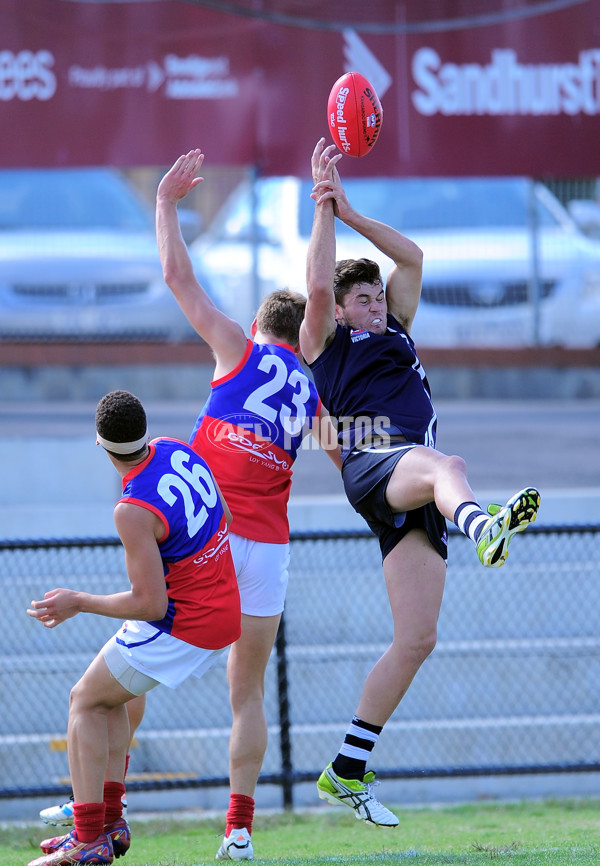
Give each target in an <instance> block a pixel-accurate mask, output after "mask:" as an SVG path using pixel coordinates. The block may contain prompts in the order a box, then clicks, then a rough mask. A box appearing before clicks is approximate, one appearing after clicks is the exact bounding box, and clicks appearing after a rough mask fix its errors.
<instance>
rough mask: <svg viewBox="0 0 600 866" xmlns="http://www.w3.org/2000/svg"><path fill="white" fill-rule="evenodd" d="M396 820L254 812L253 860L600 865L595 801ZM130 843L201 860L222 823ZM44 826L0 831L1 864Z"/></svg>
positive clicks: (208, 855)
mask: <svg viewBox="0 0 600 866" xmlns="http://www.w3.org/2000/svg"><path fill="white" fill-rule="evenodd" d="M399 816H400V826H399V827H398V828H396V829H393V830H390V829H383V828H379V827H373V826H370V825H367V824H365V823H364V822H363V821H360V822H359V821H357V820H355V818H354V816H353V815H352V814H351V813H350V811H349V810H346V809H342V808H341V807H340V808H334V807H323V808H322V809H320V810H317V811H314V812H311V813H306V812H297V813H292V814H282V815H273V816H261V815H258V816H257V818H256V820H255V823H254V832H253V840H254V847H255V858H256V859H255V862H257V861H259V862H260V863H262V864H264V866H269V864H281V866H284V864H289V866H301V864H310V866H325V864H332V863H348V864H365V866H371V864H386V863H389V864H400V863H405V862H409V863H411V864H412V863H414V864H416V866H438V864H465V866H475V864H477V866H487V864H489V863H492V861H493V863H492V866H494V864H497V863H498V862H507V863H510V864H511V866H513V864H514V866H538V864H544V866H555V864H557V866H558V864H570V866H592V864H594V866H598V862H599V859H600V801H598V800H591V799H588V800H560V801H543V802H537V801H533V802H529V801H528V802H522V803H511V804H491V803H486V804H481V805H466V806H449V807H444V808H423V809H400V810H399ZM131 827H132V833H133V844H132V847H131V849H130V851H129V853H128V854H127V856H126V857H125V858H124V859H120V860H118V861H117V860H116V861H115V863H116V864H119V866H120V864H123V866H204V864H209V863H210V864H214V863H215V853H216V851H217V848H218V847H219V843H220V834H222V832H223V822H222V820H218V821H216V820H214V819H213V820H205V819H198V820H197V821H196V820H193V821H190V820H185V821H177V820H175V819H172V818H171V817H169V816H165V817H164V818H162V819H160V820H157V821H152V822H150V821H136V820H135V819H134V818H133V817H132V820H131ZM45 829H46V828H44V827H43V826H42V825H36V826H30V827H26V828H23V827H18V828H12V827H11V828H7V829H2V828H0V864H1V866H25V864H27V863H28V862H29V861H30V860H32V859H34V858H35V857H37V856H38V855H39V854H40V851H39V848H38V844H39V842H40V840H41V839H42V838H43V837H44V835H49V834H47V833H44V830H45Z"/></svg>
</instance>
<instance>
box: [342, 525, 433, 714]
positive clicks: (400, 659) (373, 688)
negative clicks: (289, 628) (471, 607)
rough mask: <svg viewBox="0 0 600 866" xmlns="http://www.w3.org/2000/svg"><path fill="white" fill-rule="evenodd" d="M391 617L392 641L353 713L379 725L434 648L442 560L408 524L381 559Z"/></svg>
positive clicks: (366, 682)
mask: <svg viewBox="0 0 600 866" xmlns="http://www.w3.org/2000/svg"><path fill="white" fill-rule="evenodd" d="M383 573H384V576H385V582H386V586H387V591H388V597H389V600H390V607H391V610H392V616H393V621H394V633H393V638H392V643H391V644H390V646H389V647H388V648H387V650H386V651H385V653H384V654H383V655H382V656H381V658H380V659H379V661H378V662H377V663H376V664H375V666H374V667H373V668H372V669H371V672H370V673H369V675H368V677H367V679H366V680H365V684H364V686H363V690H362V694H361V697H360V701H359V704H358V707H357V710H356V715H357V716H359V718H361V719H365V720H366V721H368V722H371V723H373V724H375V725H385V723H386V722H387V720H388V719H389V717H390V716H391V714H392V713H393V712H394V710H395V709H396V707H397V706H398V704H399V703H400V701H401V700H402V698H403V697H404V695H405V693H406V691H407V689H408V687H409V686H410V684H411V682H412V681H413V677H414V676H415V674H416V673H417V671H418V670H419V668H420V667H421V665H422V664H423V662H424V661H425V659H426V658H427V656H428V655H429V654H430V653H431V651H432V650H433V648H434V647H435V642H436V638H437V621H438V617H439V613H440V607H441V604H442V596H443V592H444V583H445V579H446V564H445V562H444V560H443V559H442V557H441V556H440V555H439V553H437V551H435V550H434V548H433V547H432V546H431V544H430V542H429V540H428V538H427V536H426V534H425V532H423V531H422V530H420V529H414V530H412V531H411V532H409V533H408V534H407V535H406V536H405V537H404V538H403V539H402V541H400V542H399V543H398V544H397V545H396V547H394V549H393V550H392V551H391V552H390V553H389V554H388V555H387V556H386V558H385V559H384V561H383Z"/></svg>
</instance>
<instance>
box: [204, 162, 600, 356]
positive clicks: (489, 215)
mask: <svg viewBox="0 0 600 866" xmlns="http://www.w3.org/2000/svg"><path fill="white" fill-rule="evenodd" d="M344 186H345V189H346V192H347V194H348V198H349V199H350V201H351V203H352V204H353V205H354V206H355V207H356V209H357V210H359V211H360V212H362V213H364V214H367V215H369V216H372V217H374V218H376V219H380V220H382V221H384V222H386V223H389V224H391V225H393V226H395V227H397V228H398V229H399V230H400V231H402V232H403V233H404V234H406V235H407V236H408V237H410V238H412V239H413V240H414V241H415V242H416V243H417V244H419V246H420V247H421V249H422V250H423V252H424V265H423V290H422V298H421V303H420V307H419V311H418V313H417V317H416V319H415V323H414V326H413V334H414V337H415V340H416V342H417V345H419V346H430V347H458V346H462V347H464V346H500V347H508V346H511V347H514V346H528V345H535V344H557V345H563V346H580V347H584V346H596V345H599V344H600V243H599V242H598V241H597V240H594V239H592V238H590V237H586V236H585V235H584V234H583V232H582V231H581V230H580V229H579V228H578V227H577V225H576V223H575V222H574V221H573V219H572V217H571V216H570V215H569V213H568V212H567V210H566V209H565V208H564V207H563V205H562V204H561V203H560V202H559V201H558V199H556V198H555V196H554V195H553V194H552V193H551V192H550V191H549V189H548V188H547V187H546V186H544V185H543V184H540V183H534V182H533V181H530V180H528V179H526V178H520V177H504V178H428V179H423V178H414V179H405V178H403V179H396V178H394V179H392V178H364V179H363V178H356V179H355V178H353V179H348V180H346V181H345V183H344ZM310 188H311V184H310V183H309V182H308V181H299V180H297V179H295V178H264V179H260V180H259V181H258V182H257V184H256V189H255V192H256V198H255V201H256V208H255V211H254V212H255V214H256V219H255V222H254V223H253V222H252V219H251V214H252V209H251V202H252V198H251V195H250V186H249V184H248V183H244V184H242V185H241V186H240V187H239V188H238V189H237V190H235V191H234V193H233V194H232V196H231V198H230V199H229V200H228V201H227V202H226V204H225V206H224V207H223V209H222V211H221V213H220V215H219V216H218V218H217V219H216V220H215V222H214V224H213V226H212V227H211V230H210V231H209V232H208V233H207V234H206V235H204V236H203V237H202V238H201V239H199V241H198V242H197V246H198V251H199V252H201V254H202V257H203V261H204V263H205V265H206V267H207V268H208V270H209V271H210V273H211V274H213V275H214V276H215V277H218V278H219V280H220V283H221V286H222V287H223V288H224V289H225V292H226V293H225V295H224V296H222V297H221V298H220V301H219V302H220V303H221V304H222V305H224V306H225V307H226V308H227V307H228V308H229V311H230V312H231V313H232V314H233V315H238V317H243V316H245V317H246V318H248V317H249V316H250V315H251V311H252V309H253V308H255V307H256V304H257V302H258V300H259V299H260V298H261V297H262V296H263V295H264V294H266V293H267V292H268V291H270V290H272V289H273V288H275V287H278V286H284V285H288V286H289V287H290V288H296V289H298V290H300V291H306V289H305V270H306V251H307V246H308V239H309V235H310V230H311V225H312V216H313V212H314V204H313V202H312V200H311V199H310ZM253 238H254V239H255V241H256V243H255V245H254V246H253V245H252V243H251V241H252V239H253ZM361 256H367V257H369V258H373V259H376V260H377V261H379V263H380V265H381V266H382V270H383V272H384V276H385V274H386V273H387V271H388V270H389V266H390V262H389V260H388V259H386V258H385V257H384V256H382V255H381V254H379V253H378V252H377V250H376V249H375V248H374V247H373V246H372V245H371V244H369V243H368V242H367V241H365V240H364V239H363V238H361V237H360V236H359V235H357V234H356V233H355V232H353V231H351V230H350V229H348V228H347V227H346V226H344V225H343V224H342V223H340V222H339V221H338V224H337V258H338V259H342V258H347V257H351V258H358V257H361ZM253 268H254V270H255V272H256V275H257V280H256V284H255V285H253V282H252V274H253Z"/></svg>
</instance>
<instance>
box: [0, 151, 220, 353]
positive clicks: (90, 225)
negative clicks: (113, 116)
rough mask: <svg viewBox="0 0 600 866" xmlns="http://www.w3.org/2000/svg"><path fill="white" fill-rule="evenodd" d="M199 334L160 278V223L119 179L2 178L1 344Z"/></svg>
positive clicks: (201, 274) (47, 174) (16, 173)
mask: <svg viewBox="0 0 600 866" xmlns="http://www.w3.org/2000/svg"><path fill="white" fill-rule="evenodd" d="M186 224H187V221H186ZM194 267H195V270H196V273H197V275H198V278H199V279H200V280H201V282H202V283H203V284H204V286H205V288H206V290H207V291H208V292H209V294H211V293H212V291H213V290H212V283H211V278H210V275H209V274H207V273H206V271H205V270H204V269H203V266H202V262H201V261H200V259H199V258H198V257H197V256H196V257H194ZM193 334H194V331H193V330H192V328H191V326H190V325H189V324H188V322H187V320H186V318H185V316H184V315H183V313H182V312H181V310H180V309H179V306H178V304H177V302H176V301H175V299H174V297H173V295H172V293H171V292H170V290H169V289H168V287H167V286H166V285H165V283H164V280H163V275H162V268H161V264H160V259H159V255H158V247H157V243H156V234H155V229H154V215H153V213H152V212H151V211H150V210H149V209H148V208H146V206H145V204H144V203H143V202H142V200H141V199H140V198H139V196H138V195H137V193H136V192H135V190H134V188H133V187H131V186H130V185H129V184H128V183H127V181H126V180H125V178H124V177H123V176H122V175H121V174H119V173H118V172H116V171H112V170H111V169H108V168H65V169H41V168H40V169H15V170H2V171H0V339H32V338H37V339H40V338H41V339H59V338H60V339H63V338H71V339H72V338H85V339H99V340H106V339H124V338H135V339H161V340H162V339H166V340H178V339H183V338H190V337H191V336H192V335H193Z"/></svg>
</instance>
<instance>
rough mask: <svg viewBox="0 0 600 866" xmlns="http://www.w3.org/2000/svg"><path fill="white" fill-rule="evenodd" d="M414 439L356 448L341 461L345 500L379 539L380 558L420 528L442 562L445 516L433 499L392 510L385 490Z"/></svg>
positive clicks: (445, 556)
mask: <svg viewBox="0 0 600 866" xmlns="http://www.w3.org/2000/svg"><path fill="white" fill-rule="evenodd" d="M414 447H415V443H412V442H406V443H397V444H396V445H393V446H391V447H389V448H385V449H381V450H376V449H373V450H355V451H352V452H351V453H350V454H349V455H348V457H346V459H345V461H344V465H343V467H342V480H343V482H344V489H345V491H346V496H347V497H348V501H349V502H350V504H351V505H352V507H353V508H354V510H355V511H357V512H358V513H359V514H360V515H361V516H362V517H364V519H365V520H366V522H367V523H368V525H369V527H370V529H371V531H372V532H374V533H375V535H376V536H377V538H378V539H379V546H380V548H381V556H382V559H385V558H386V556H387V555H388V553H390V551H391V550H393V549H394V547H395V546H396V545H397V544H398V542H399V541H401V540H402V539H403V538H404V536H405V535H406V534H407V533H408V532H410V530H411V529H423V530H424V531H425V532H426V534H427V537H428V539H429V541H430V542H431V545H432V546H433V548H434V549H435V550H437V552H438V553H439V555H440V556H441V557H442V559H443V560H444V562H446V560H447V559H448V533H447V528H446V520H445V518H444V517H443V515H442V514H440V512H439V511H438V509H437V506H436V504H435V503H434V502H428V503H427V505H423V506H422V507H421V508H415V509H414V510H413V511H406V512H395V511H392V509H391V508H390V506H389V505H388V503H387V501H386V498H385V492H386V490H387V486H388V482H389V480H390V478H391V475H392V472H393V471H394V469H395V468H396V464H397V463H398V461H399V460H401V459H402V457H403V456H404V455H405V454H406V453H407V451H410V450H411V449H412V448H414Z"/></svg>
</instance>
